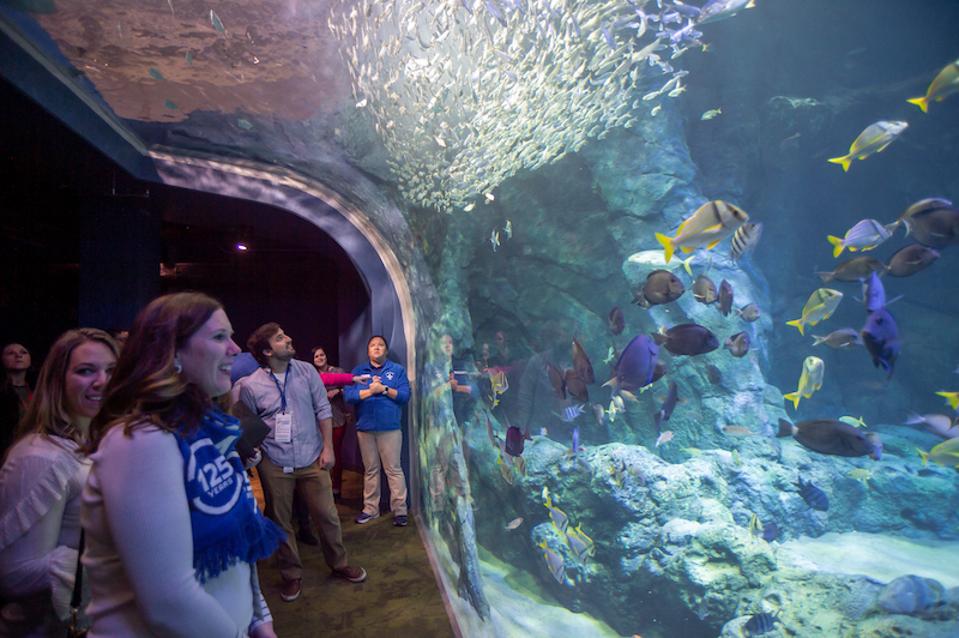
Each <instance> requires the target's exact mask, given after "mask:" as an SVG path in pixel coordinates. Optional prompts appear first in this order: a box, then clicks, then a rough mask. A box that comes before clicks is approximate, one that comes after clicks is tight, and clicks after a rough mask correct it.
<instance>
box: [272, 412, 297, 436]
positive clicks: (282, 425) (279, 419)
mask: <svg viewBox="0 0 959 638" xmlns="http://www.w3.org/2000/svg"><path fill="white" fill-rule="evenodd" d="M273 438H274V439H275V440H276V442H277V443H289V442H291V441H292V440H293V413H292V412H280V413H278V414H277V415H276V425H275V426H274V428H273Z"/></svg>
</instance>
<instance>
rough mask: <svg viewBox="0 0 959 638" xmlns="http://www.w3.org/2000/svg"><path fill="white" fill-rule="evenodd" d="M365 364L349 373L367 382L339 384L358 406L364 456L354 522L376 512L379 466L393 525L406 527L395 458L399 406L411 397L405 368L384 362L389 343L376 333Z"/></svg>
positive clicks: (369, 518)
mask: <svg viewBox="0 0 959 638" xmlns="http://www.w3.org/2000/svg"><path fill="white" fill-rule="evenodd" d="M366 351H367V355H369V359H370V361H369V363H364V364H362V365H359V366H357V367H356V368H354V370H353V375H354V376H357V375H369V376H370V381H368V382H367V383H365V384H362V383H359V384H354V385H351V386H346V388H344V390H343V392H344V394H343V396H344V398H345V399H346V400H347V402H348V403H352V404H354V405H356V406H357V409H356V412H357V415H356V417H357V422H356V430H357V432H356V435H357V439H358V440H359V444H360V454H361V455H362V456H363V468H364V470H365V471H364V475H363V511H362V512H361V513H360V515H359V516H357V517H356V522H357V523H359V524H361V525H362V524H364V523H369V522H370V521H372V520H373V519H374V518H377V517H378V516H379V515H380V466H381V465H382V467H383V471H384V472H386V479H387V481H388V482H389V484H390V510H392V512H393V525H396V526H397V527H405V526H406V524H407V517H406V477H405V476H404V475H403V466H402V465H401V463H400V453H401V451H402V449H403V431H402V429H401V428H402V417H403V405H405V404H406V402H407V401H409V399H410V382H409V379H408V378H407V377H406V370H405V369H404V368H403V366H401V365H400V364H398V363H395V362H393V361H389V360H387V358H386V355H387V354H388V353H389V345H388V344H387V342H386V338H385V337H382V336H380V335H375V336H373V337H370V340H369V341H368V342H367V344H366Z"/></svg>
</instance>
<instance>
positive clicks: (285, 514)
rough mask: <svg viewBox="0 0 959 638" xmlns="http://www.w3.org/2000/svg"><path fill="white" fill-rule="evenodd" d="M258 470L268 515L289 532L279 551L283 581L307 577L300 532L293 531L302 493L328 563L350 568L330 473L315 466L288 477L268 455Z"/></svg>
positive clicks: (330, 565)
mask: <svg viewBox="0 0 959 638" xmlns="http://www.w3.org/2000/svg"><path fill="white" fill-rule="evenodd" d="M257 470H258V473H259V475H260V482H261V483H262V484H263V495H264V496H265V497H266V515H267V516H268V517H269V518H270V519H271V520H273V521H274V522H275V523H276V524H277V525H279V526H280V527H282V528H283V531H284V532H286V541H284V542H283V544H281V545H280V547H279V549H277V550H276V553H277V557H278V558H279V561H280V575H281V576H282V577H283V580H293V579H296V578H302V576H303V563H302V561H300V553H299V550H298V548H297V545H296V533H295V532H294V530H293V494H294V492H299V495H300V498H302V499H303V502H304V503H306V507H307V509H308V510H309V512H310V517H311V518H312V519H313V522H314V523H316V526H317V528H318V530H319V532H320V533H319V536H320V548H321V549H322V550H323V558H324V559H326V564H327V565H329V567H330V569H341V568H343V567H346V566H347V565H348V564H349V563H348V562H347V558H346V547H344V546H343V532H342V530H341V529H340V515H339V513H338V512H337V511H336V503H334V502H333V488H332V483H331V481H330V473H329V472H328V471H326V470H323V469H320V466H319V465H317V464H315V463H314V464H313V465H310V466H308V467H300V468H297V469H295V470H293V472H292V473H290V474H284V473H283V468H282V467H280V466H279V465H276V464H274V463H273V462H272V461H270V459H268V458H267V457H266V456H264V457H263V460H262V461H260V465H259V466H258V467H257Z"/></svg>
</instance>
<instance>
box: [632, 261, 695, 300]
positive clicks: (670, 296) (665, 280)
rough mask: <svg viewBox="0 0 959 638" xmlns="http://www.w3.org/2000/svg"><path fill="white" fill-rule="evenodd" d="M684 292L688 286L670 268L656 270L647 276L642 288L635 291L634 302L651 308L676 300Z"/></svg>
mask: <svg viewBox="0 0 959 638" xmlns="http://www.w3.org/2000/svg"><path fill="white" fill-rule="evenodd" d="M684 292H686V287H685V286H683V282H682V281H680V279H679V277H677V276H676V275H674V274H673V273H671V272H669V271H668V270H654V271H653V272H651V273H649V276H648V277H646V283H645V284H643V287H642V289H641V290H637V291H636V292H635V293H633V296H634V299H633V303H635V304H638V305H640V306H642V307H643V308H650V307H652V306H658V305H661V304H666V303H670V302H672V301H676V300H677V299H679V298H680V297H681V296H682V294H683V293H684Z"/></svg>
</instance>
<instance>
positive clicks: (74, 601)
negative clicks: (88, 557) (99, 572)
mask: <svg viewBox="0 0 959 638" xmlns="http://www.w3.org/2000/svg"><path fill="white" fill-rule="evenodd" d="M85 540H86V537H85V530H83V529H81V530H80V547H79V549H78V550H77V573H76V576H74V579H73V596H71V597H70V607H71V608H72V609H80V598H81V593H82V590H83V563H81V562H80V558H81V557H82V556H83V543H84V541H85Z"/></svg>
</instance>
